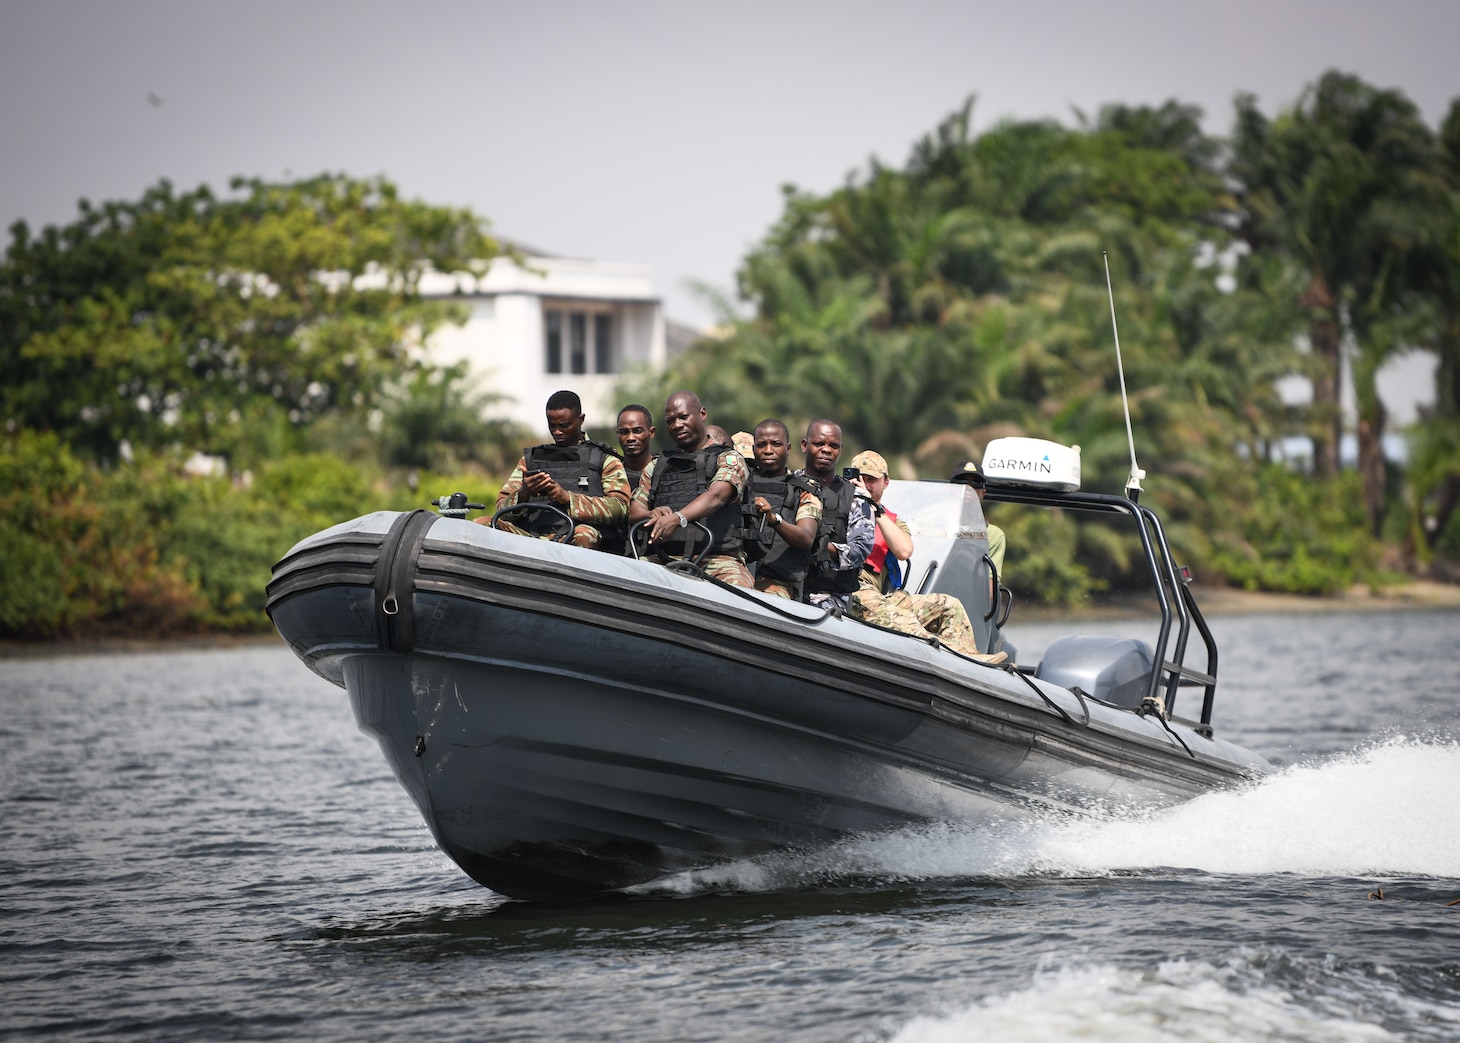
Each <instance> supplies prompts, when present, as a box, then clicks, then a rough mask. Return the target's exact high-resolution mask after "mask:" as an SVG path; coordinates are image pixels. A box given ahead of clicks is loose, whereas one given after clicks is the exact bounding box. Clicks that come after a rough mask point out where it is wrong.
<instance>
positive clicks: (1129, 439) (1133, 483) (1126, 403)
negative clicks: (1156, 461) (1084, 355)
mask: <svg viewBox="0 0 1460 1043" xmlns="http://www.w3.org/2000/svg"><path fill="white" fill-rule="evenodd" d="M1100 256H1101V257H1103V258H1104V259H1105V292H1106V293H1108V294H1109V295H1110V328H1111V329H1112V330H1114V331H1115V370H1116V372H1117V373H1119V374H1120V404H1121V407H1122V408H1123V409H1124V410H1125V441H1126V444H1127V445H1129V446H1130V477H1129V478H1127V479H1126V480H1125V492H1126V495H1127V496H1129V497H1130V498H1131V499H1132V500H1139V499H1140V498H1141V479H1142V478H1144V477H1145V476H1146V472H1145V471H1142V470H1141V469H1140V468H1139V467H1138V466H1136V439H1135V435H1133V434H1131V430H1130V399H1128V398H1126V396H1125V366H1123V365H1122V364H1121V361H1120V328H1119V327H1118V326H1116V324H1115V290H1114V289H1113V288H1112V287H1111V285H1110V257H1109V255H1107V254H1106V253H1105V251H1104V250H1101V251H1100Z"/></svg>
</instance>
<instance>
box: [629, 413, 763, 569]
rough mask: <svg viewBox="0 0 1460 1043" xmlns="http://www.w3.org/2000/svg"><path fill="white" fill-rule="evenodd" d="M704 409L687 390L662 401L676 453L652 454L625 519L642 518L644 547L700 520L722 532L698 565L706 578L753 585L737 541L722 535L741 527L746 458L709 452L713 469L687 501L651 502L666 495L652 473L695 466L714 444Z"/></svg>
mask: <svg viewBox="0 0 1460 1043" xmlns="http://www.w3.org/2000/svg"><path fill="white" fill-rule="evenodd" d="M708 418H709V413H708V412H707V411H706V409H705V407H704V405H703V404H702V403H701V402H700V399H699V396H698V395H696V394H695V393H694V392H692V391H676V392H675V393H674V394H672V395H670V396H669V399H668V401H666V402H665V403H664V426H665V428H666V429H667V430H668V431H669V435H670V437H671V438H673V439H674V444H675V446H676V447H677V449H678V451H677V452H675V453H665V454H662V455H660V456H657V457H655V458H654V459H653V460H652V461H650V463H649V465H648V466H647V467H645V468H644V473H643V476H642V477H641V478H640V479H639V488H638V489H637V490H635V492H634V497H633V500H632V501H631V502H630V504H629V523H630V524H635V523H638V522H640V521H643V520H645V519H648V520H649V524H648V525H647V526H645V528H646V529H648V531H649V546H650V547H651V548H652V547H653V546H654V544H656V543H657V544H660V545H667V544H669V543H670V542H671V539H672V538H673V537H679V536H681V535H682V534H681V533H680V531H679V530H681V529H686V528H688V527H689V525H690V523H691V522H703V523H704V524H706V525H707V526H708V527H709V528H710V529H711V531H712V532H716V533H719V534H721V535H720V537H717V539H716V546H717V548H719V549H716V550H712V551H711V553H710V555H709V556H708V557H706V558H705V560H704V562H703V563H702V566H701V567H702V568H703V569H704V571H705V574H706V575H707V576H710V577H712V578H714V579H718V580H722V581H723V582H725V583H729V584H731V585H733V586H737V587H749V586H752V585H753V584H754V580H753V579H752V578H751V575H750V570H749V569H747V568H746V567H745V553H744V551H743V550H741V549H740V546H739V542H738V540H734V539H722V537H723V536H724V534H725V533H727V532H728V531H729V530H730V529H737V530H738V529H739V527H740V499H741V494H742V493H743V491H744V489H745V484H746V482H747V481H749V478H750V471H749V468H748V467H747V466H746V464H745V460H744V459H743V458H742V457H741V456H740V454H739V453H737V452H735V450H734V449H731V448H726V449H724V451H723V452H719V453H717V454H714V455H715V457H716V459H715V466H714V468H713V473H712V474H710V475H708V476H706V477H705V480H704V481H703V482H702V483H701V484H702V485H703V486H704V488H703V490H702V491H700V492H699V493H698V494H697V495H694V496H693V497H692V498H690V499H688V502H685V503H681V504H678V505H671V504H669V503H659V502H656V501H657V500H658V499H665V498H667V497H665V496H662V495H661V494H659V493H658V491H657V489H656V485H658V484H659V483H656V481H655V475H656V473H658V472H660V471H664V472H665V474H666V476H667V475H668V474H669V472H671V471H672V470H673V469H675V468H676V467H678V466H679V465H681V464H685V465H690V466H697V465H698V464H697V462H698V460H700V459H702V458H704V457H705V455H706V454H705V452H704V451H705V450H706V449H707V448H708V447H710V446H711V445H714V444H716V443H712V442H711V441H710V438H709V436H708V435H707V434H706V433H705V423H706V421H707V419H708Z"/></svg>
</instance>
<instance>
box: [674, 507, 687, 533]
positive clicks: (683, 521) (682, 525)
mask: <svg viewBox="0 0 1460 1043" xmlns="http://www.w3.org/2000/svg"><path fill="white" fill-rule="evenodd" d="M674 516H675V517H676V518H678V519H679V527H680V528H681V529H683V528H685V527H686V526H687V525H689V519H688V518H686V517H685V516H684V515H683V514H682V513H680V512H679V511H675V512H674Z"/></svg>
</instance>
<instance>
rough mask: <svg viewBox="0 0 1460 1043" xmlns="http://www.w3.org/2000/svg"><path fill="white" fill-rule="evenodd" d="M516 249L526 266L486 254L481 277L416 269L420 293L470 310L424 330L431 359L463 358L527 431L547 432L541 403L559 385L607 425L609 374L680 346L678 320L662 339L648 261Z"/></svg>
mask: <svg viewBox="0 0 1460 1043" xmlns="http://www.w3.org/2000/svg"><path fill="white" fill-rule="evenodd" d="M523 255H524V257H525V260H526V264H525V266H519V265H516V264H514V263H512V262H511V261H510V260H507V259H506V258H501V257H498V258H496V259H494V260H493V261H492V264H491V267H490V269H489V270H488V271H487V273H486V275H484V276H482V277H481V278H480V279H478V278H474V277H473V276H471V275H469V274H465V273H456V274H451V275H446V274H441V273H431V274H428V275H426V276H425V277H423V278H422V280H421V293H422V295H423V296H426V297H436V298H443V297H450V298H453V299H455V300H458V301H460V302H461V303H463V304H465V305H466V306H467V307H468V308H469V309H470V311H471V318H470V319H469V320H468V321H467V322H466V324H465V325H463V326H446V327H443V328H441V329H438V330H437V331H436V332H435V333H433V334H432V335H431V337H430V339H429V340H428V342H427V349H428V351H429V353H430V355H431V358H432V360H433V361H434V362H436V363H437V364H438V365H451V364H453V363H455V362H458V361H460V360H461V359H466V360H467V362H468V363H469V369H470V373H471V375H472V377H473V378H474V382H475V386H476V387H477V388H478V389H480V390H483V391H493V392H496V393H498V394H501V395H503V396H507V400H505V401H503V402H502V403H501V404H500V405H499V406H498V407H496V409H494V411H493V412H494V413H495V414H496V415H498V416H505V417H510V418H511V419H513V420H517V421H519V422H521V423H523V424H525V425H527V426H528V427H530V428H531V429H532V430H534V431H542V432H544V434H545V433H546V426H545V422H544V419H543V407H544V405H545V403H546V402H547V399H548V396H549V395H551V394H552V393H553V392H554V391H557V390H559V389H560V388H567V389H568V390H570V391H576V392H577V393H578V395H579V396H580V397H581V398H582V399H583V411H584V413H585V414H586V415H587V418H588V424H589V425H590V426H594V427H612V426H613V424H614V421H615V420H616V418H617V417H616V414H617V412H618V408H619V407H620V406H621V405H624V404H625V403H620V402H615V401H613V386H614V383H615V381H616V380H618V378H619V377H620V376H621V375H622V374H623V373H625V372H627V371H629V370H631V369H635V368H642V367H647V368H650V369H655V370H657V369H662V368H663V367H664V364H665V363H666V362H667V361H668V359H669V358H670V356H671V354H672V353H674V349H679V350H682V349H683V347H684V343H683V342H684V341H685V339H686V338H685V337H684V330H683V328H678V329H676V330H675V333H677V334H678V336H675V337H674V338H673V339H674V340H675V342H676V343H675V344H674V345H673V348H671V346H670V345H669V343H668V342H667V340H666V328H667V326H668V325H669V324H667V323H666V321H665V318H664V310H663V305H662V302H661V301H660V299H659V298H658V297H656V296H655V295H654V285H653V278H652V272H651V270H650V268H649V266H648V265H642V264H619V263H613V262H607V261H585V260H577V259H571V258H563V257H547V256H540V255H537V254H536V253H529V252H528V251H526V250H524V251H523Z"/></svg>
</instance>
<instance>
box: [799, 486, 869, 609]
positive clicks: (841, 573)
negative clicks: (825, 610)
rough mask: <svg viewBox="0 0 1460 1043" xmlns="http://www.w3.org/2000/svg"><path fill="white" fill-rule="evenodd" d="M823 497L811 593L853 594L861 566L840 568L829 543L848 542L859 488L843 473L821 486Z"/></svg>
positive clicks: (809, 583) (813, 553)
mask: <svg viewBox="0 0 1460 1043" xmlns="http://www.w3.org/2000/svg"><path fill="white" fill-rule="evenodd" d="M817 495H819V496H820V497H821V528H820V529H818V530H817V532H816V542H815V543H813V544H812V545H811V567H810V568H809V569H808V571H807V574H806V593H807V594H851V593H854V592H855V591H856V590H857V587H858V586H860V584H861V579H860V577H861V572H862V570H861V569H860V568H855V569H840V570H838V569H837V567H836V563H835V562H834V561H832V558H831V552H830V551H829V550H827V545H828V544H831V543H840V544H843V545H845V544H846V542H847V529H848V527H849V526H850V524H851V517H852V501H853V500H854V499H855V498H856V495H857V488H856V486H854V485H853V484H852V483H851V482H849V481H847V480H846V479H845V478H843V477H842V476H841V475H836V476H835V477H833V478H832V480H831V481H830V482H828V483H827V484H825V485H821V486H819V492H818V493H817Z"/></svg>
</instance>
